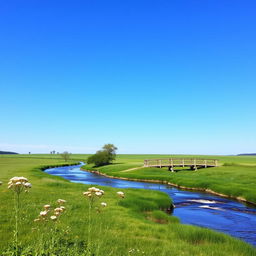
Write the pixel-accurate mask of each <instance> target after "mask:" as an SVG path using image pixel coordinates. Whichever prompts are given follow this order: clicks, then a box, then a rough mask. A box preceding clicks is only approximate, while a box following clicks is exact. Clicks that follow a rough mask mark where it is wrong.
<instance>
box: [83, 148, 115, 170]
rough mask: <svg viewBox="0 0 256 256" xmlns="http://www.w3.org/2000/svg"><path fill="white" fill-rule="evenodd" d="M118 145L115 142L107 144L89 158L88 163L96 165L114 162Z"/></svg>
mask: <svg viewBox="0 0 256 256" xmlns="http://www.w3.org/2000/svg"><path fill="white" fill-rule="evenodd" d="M116 150H117V147H115V145H113V144H106V145H104V146H103V147H102V149H101V150H99V151H97V152H96V153H95V154H94V155H92V156H89V157H88V159H87V161H86V162H87V163H88V164H94V165H95V166H96V167H98V166H103V165H107V164H110V163H112V162H113V161H114V160H115V159H116Z"/></svg>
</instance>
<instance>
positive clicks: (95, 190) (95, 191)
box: [83, 187, 104, 198]
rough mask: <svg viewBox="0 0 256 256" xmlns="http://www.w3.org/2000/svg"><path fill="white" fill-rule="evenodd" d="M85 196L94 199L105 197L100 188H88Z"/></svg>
mask: <svg viewBox="0 0 256 256" xmlns="http://www.w3.org/2000/svg"><path fill="white" fill-rule="evenodd" d="M83 195H84V196H86V197H89V198H93V197H95V196H96V197H102V196H103V195H104V191H103V190H101V189H99V188H95V187H91V188H88V191H86V192H84V193H83Z"/></svg>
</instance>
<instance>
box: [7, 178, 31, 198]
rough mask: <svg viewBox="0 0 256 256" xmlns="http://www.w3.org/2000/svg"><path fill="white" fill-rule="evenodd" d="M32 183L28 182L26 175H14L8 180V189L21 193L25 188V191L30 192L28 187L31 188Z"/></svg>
mask: <svg viewBox="0 0 256 256" xmlns="http://www.w3.org/2000/svg"><path fill="white" fill-rule="evenodd" d="M31 187H32V185H31V183H29V182H28V179H27V178H25V177H16V176H15V177H12V178H11V179H10V180H9V182H8V189H13V191H14V192H16V193H17V194H20V193H21V192H22V191H23V189H24V190H25V192H28V189H29V188H31Z"/></svg>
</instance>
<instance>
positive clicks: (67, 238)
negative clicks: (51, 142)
mask: <svg viewBox="0 0 256 256" xmlns="http://www.w3.org/2000/svg"><path fill="white" fill-rule="evenodd" d="M86 157H87V156H86V155H72V160H70V161H69V162H68V163H69V164H71V163H75V162H77V161H81V160H85V159H86ZM148 157H156V156H152V155H151V156H148V155H147V156H146V158H148ZM157 157H159V156H157ZM144 158H145V156H142V155H140V156H139V155H121V156H119V157H118V159H117V163H118V164H113V165H111V166H108V167H104V168H105V169H104V168H102V171H103V170H105V171H106V172H110V171H112V172H116V173H117V174H118V173H120V172H121V170H123V169H125V168H126V169H127V168H130V167H133V166H141V165H142V160H143V159H144ZM64 163H65V162H64V161H63V160H62V159H60V158H59V156H58V155H16V156H0V180H1V181H3V185H2V186H0V201H1V204H0V255H14V254H12V253H13V243H12V241H13V230H14V222H15V219H14V213H15V212H14V207H13V203H14V201H13V194H12V191H9V190H8V189H7V182H8V181H9V179H10V178H11V177H13V176H25V177H27V178H28V179H29V181H30V182H31V183H32V188H31V191H30V192H29V193H28V194H24V195H22V198H21V202H22V205H21V219H20V221H21V226H20V233H19V236H20V246H21V248H22V250H23V254H22V255H36V254H35V252H36V253H38V255H42V254H43V253H42V252H43V251H44V250H50V249H51V246H52V244H51V241H52V237H53V234H54V232H56V228H57V230H58V237H59V240H57V241H58V244H56V245H55V247H54V249H53V250H58V252H57V253H55V254H54V255H73V256H75V255H79V256H80V255H86V254H84V250H85V248H86V243H87V241H88V240H87V238H88V204H87V201H86V199H85V198H84V197H83V196H82V192H83V191H85V190H86V189H87V188H88V187H89V186H87V185H83V184H75V183H71V182H69V181H67V180H65V179H63V178H60V177H56V176H51V175H49V174H46V173H44V172H42V171H41V170H40V168H41V167H43V166H54V165H62V164H64ZM107 169H108V171H107ZM148 171H149V172H151V171H152V172H153V173H154V171H153V170H151V171H150V170H148ZM157 171H160V172H163V173H165V174H164V176H165V175H167V176H168V175H170V173H169V172H167V171H165V170H157ZM184 173H185V172H184ZM148 174H149V173H145V174H144V173H143V172H141V171H139V172H138V173H137V172H135V173H133V172H132V175H140V176H143V175H148ZM175 174H176V173H175ZM181 174H182V173H180V174H179V175H181ZM125 175H127V174H125ZM167 176H166V177H167ZM102 189H103V190H104V191H105V195H104V197H103V198H102V200H101V201H104V202H106V203H107V207H106V208H104V211H103V212H102V213H100V214H96V212H95V213H94V214H93V221H92V229H91V236H92V238H93V239H92V245H91V246H92V250H93V252H94V255H101V256H106V255H114V256H119V255H120V256H121V255H131V254H134V255H149V256H155V255H162V256H165V255H166V256H167V255H174V256H180V255H185V256H191V255H205V256H206V255H207V256H209V255H219V256H226V255H232V256H233V255H234V256H241V255H244V256H247V255H249V256H253V255H255V254H256V251H255V249H254V248H252V246H250V245H248V244H246V243H244V242H241V241H239V240H237V239H234V238H231V237H229V236H227V235H224V234H220V233H217V232H214V231H211V230H208V229H204V228H199V227H194V226H189V225H183V224H180V223H179V221H178V220H177V218H175V217H172V216H169V215H167V214H165V213H164V212H162V211H159V209H160V208H167V207H169V206H170V204H171V200H170V198H169V197H168V196H167V195H166V194H165V193H161V192H157V191H150V190H137V189H125V190H123V192H124V193H125V195H126V196H125V199H122V200H120V199H118V198H117V195H116V192H117V191H118V190H117V189H115V188H110V187H102ZM59 198H62V199H65V200H67V204H66V208H67V210H66V212H65V213H64V215H63V216H62V217H61V221H60V222H59V223H58V224H57V226H56V228H54V226H53V225H52V224H51V223H48V224H47V225H44V224H43V225H41V226H40V224H38V223H35V222H33V220H34V219H35V218H37V216H38V214H39V212H40V211H42V206H43V205H44V204H51V205H53V204H55V202H56V200H57V199H59ZM54 230H55V231H54ZM47 241H49V242H50V246H49V247H46V249H45V248H43V245H44V243H46V242H47ZM220 248H221V250H220ZM4 252H6V253H4ZM40 253H41V254H40ZM46 255H47V254H46ZM51 255H52V254H51Z"/></svg>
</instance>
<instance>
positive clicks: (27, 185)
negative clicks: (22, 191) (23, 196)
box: [24, 182, 32, 188]
mask: <svg viewBox="0 0 256 256" xmlns="http://www.w3.org/2000/svg"><path fill="white" fill-rule="evenodd" d="M24 186H25V188H31V187H32V185H31V183H29V182H26V183H25V184H24Z"/></svg>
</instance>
